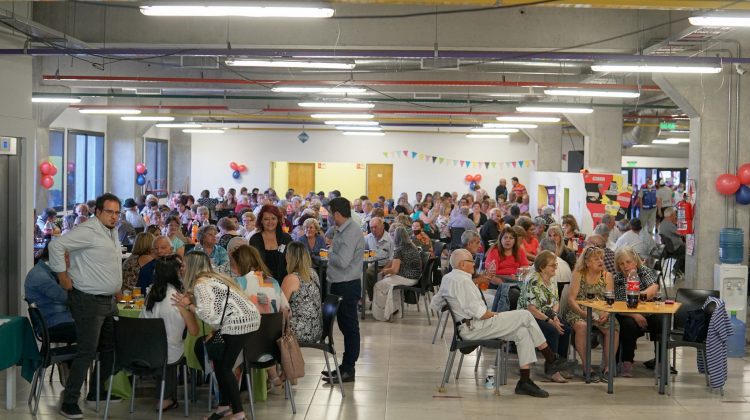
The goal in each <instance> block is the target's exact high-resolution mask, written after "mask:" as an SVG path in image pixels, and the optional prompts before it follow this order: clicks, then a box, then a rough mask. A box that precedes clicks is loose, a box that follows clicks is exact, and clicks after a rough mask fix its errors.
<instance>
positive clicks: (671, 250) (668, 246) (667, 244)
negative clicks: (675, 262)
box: [659, 233, 674, 256]
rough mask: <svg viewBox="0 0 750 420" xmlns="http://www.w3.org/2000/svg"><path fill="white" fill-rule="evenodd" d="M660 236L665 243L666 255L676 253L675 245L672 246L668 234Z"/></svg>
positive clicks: (663, 243) (662, 242)
mask: <svg viewBox="0 0 750 420" xmlns="http://www.w3.org/2000/svg"><path fill="white" fill-rule="evenodd" d="M659 238H660V239H661V244H662V245H664V251H665V253H666V254H665V255H666V256H669V255H672V253H674V247H673V246H672V241H670V240H669V239H668V238H667V237H666V236H664V235H662V234H661V233H660V234H659Z"/></svg>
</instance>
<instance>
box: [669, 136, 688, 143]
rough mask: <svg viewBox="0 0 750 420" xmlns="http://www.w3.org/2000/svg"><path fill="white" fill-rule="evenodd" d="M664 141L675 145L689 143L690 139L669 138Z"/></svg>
mask: <svg viewBox="0 0 750 420" xmlns="http://www.w3.org/2000/svg"><path fill="white" fill-rule="evenodd" d="M665 140H667V141H671V142H675V143H690V139H689V138H687V137H671V138H668V139H665Z"/></svg>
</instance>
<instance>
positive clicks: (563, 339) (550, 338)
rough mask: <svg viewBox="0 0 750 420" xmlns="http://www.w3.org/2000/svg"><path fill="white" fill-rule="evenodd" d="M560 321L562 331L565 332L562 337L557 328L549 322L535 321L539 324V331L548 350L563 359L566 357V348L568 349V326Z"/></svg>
mask: <svg viewBox="0 0 750 420" xmlns="http://www.w3.org/2000/svg"><path fill="white" fill-rule="evenodd" d="M561 321H562V324H563V330H564V331H565V333H564V334H563V335H560V333H559V332H558V331H557V328H555V326H554V325H552V324H550V323H549V322H545V321H542V320H541V319H537V320H536V323H537V324H539V329H540V330H542V334H544V338H546V339H547V344H548V345H549V348H550V349H551V350H552V351H553V352H555V353H557V354H558V355H560V357H562V358H563V359H565V358H567V357H568V348H569V347H570V325H568V323H567V322H565V321H563V320H561Z"/></svg>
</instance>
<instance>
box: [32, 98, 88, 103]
mask: <svg viewBox="0 0 750 420" xmlns="http://www.w3.org/2000/svg"><path fill="white" fill-rule="evenodd" d="M31 102H33V103H37V104H77V103H80V102H81V98H72V97H69V96H68V97H64V96H32V97H31Z"/></svg>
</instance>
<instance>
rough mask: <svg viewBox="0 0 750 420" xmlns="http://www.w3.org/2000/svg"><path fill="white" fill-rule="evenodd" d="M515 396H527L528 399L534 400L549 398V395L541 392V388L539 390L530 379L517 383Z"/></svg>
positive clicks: (543, 391)
mask: <svg viewBox="0 0 750 420" xmlns="http://www.w3.org/2000/svg"><path fill="white" fill-rule="evenodd" d="M516 394H518V395H528V396H530V397H536V398H547V397H549V393H547V391H545V390H543V389H542V388H539V387H538V386H537V385H536V384H535V383H534V381H532V380H531V379H529V380H528V381H518V383H517V384H516Z"/></svg>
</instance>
